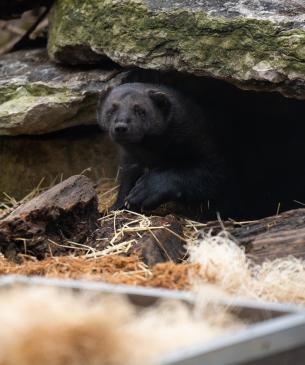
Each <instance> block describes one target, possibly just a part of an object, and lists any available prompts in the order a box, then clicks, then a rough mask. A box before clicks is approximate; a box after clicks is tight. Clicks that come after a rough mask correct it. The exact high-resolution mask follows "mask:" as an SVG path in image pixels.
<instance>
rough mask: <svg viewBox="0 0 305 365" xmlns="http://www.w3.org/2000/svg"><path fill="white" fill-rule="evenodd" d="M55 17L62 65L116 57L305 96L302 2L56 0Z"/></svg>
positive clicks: (54, 45)
mask: <svg viewBox="0 0 305 365" xmlns="http://www.w3.org/2000/svg"><path fill="white" fill-rule="evenodd" d="M72 9H73V11H71V10H72ZM51 19H52V26H51V31H50V37H49V46H48V49H49V54H50V56H51V58H52V59H53V60H56V61H58V62H64V63H69V64H78V63H82V64H83V63H95V62H97V61H99V60H104V59H105V58H108V59H109V58H110V59H111V60H113V61H115V62H116V63H118V64H120V65H121V66H124V67H129V66H137V67H141V68H145V69H154V70H166V71H167V70H176V71H182V72H185V73H189V74H193V75H197V76H211V77H213V78H219V79H223V80H227V81H229V82H231V83H234V84H235V85H237V86H239V87H242V88H246V89H253V90H269V91H275V90H276V91H279V92H281V93H282V94H283V95H286V96H290V97H295V98H300V99H304V98H305V5H304V4H303V3H302V1H299V0H294V1H285V2H282V3H281V2H277V1H274V0H257V1H251V0H231V1H220V0H216V1H215V0H205V1H202V0H194V1H189V0H124V1H121V0H95V1H92V0H84V1H82V2H80V1H78V0H58V1H57V2H56V5H55V7H54V9H53V14H52V18H51Z"/></svg>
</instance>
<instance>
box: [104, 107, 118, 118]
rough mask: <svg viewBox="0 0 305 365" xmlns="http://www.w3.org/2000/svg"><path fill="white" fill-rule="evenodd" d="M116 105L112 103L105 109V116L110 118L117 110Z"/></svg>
mask: <svg viewBox="0 0 305 365" xmlns="http://www.w3.org/2000/svg"><path fill="white" fill-rule="evenodd" d="M117 108H118V105H117V104H112V105H111V107H110V108H109V109H108V110H107V111H106V116H107V118H110V117H111V116H112V115H113V113H114V112H115V111H116V110H117Z"/></svg>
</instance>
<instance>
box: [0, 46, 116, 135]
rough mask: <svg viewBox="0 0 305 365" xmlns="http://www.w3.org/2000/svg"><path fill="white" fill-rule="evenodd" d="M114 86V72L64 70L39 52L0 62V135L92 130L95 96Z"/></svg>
mask: <svg viewBox="0 0 305 365" xmlns="http://www.w3.org/2000/svg"><path fill="white" fill-rule="evenodd" d="M120 80H121V72H120V70H119V69H118V68H117V67H115V66H113V67H109V68H107V69H99V68H94V69H91V70H88V69H82V68H80V67H78V68H77V69H75V68H74V69H66V68H64V67H61V66H58V65H55V64H52V63H51V62H50V61H49V59H48V57H47V53H46V52H45V50H40V49H38V50H30V51H18V52H14V53H10V54H7V55H6V56H3V57H2V58H1V60H0V135H20V134H28V135H33V134H45V133H50V132H53V131H58V130H62V129H65V128H70V127H74V126H79V125H89V124H94V123H95V122H96V116H95V114H96V112H95V109H96V102H97V95H98V93H99V92H101V91H103V90H104V89H105V88H107V87H108V86H110V85H111V84H113V85H115V84H116V83H120V82H121V81H120Z"/></svg>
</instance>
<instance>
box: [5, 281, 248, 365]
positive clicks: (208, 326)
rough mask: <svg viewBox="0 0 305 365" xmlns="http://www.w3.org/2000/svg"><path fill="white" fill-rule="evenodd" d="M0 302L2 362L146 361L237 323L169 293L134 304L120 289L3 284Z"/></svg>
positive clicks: (132, 364) (99, 364)
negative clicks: (104, 291) (145, 304)
mask: <svg viewBox="0 0 305 365" xmlns="http://www.w3.org/2000/svg"><path fill="white" fill-rule="evenodd" d="M201 304H202V303H201ZM0 306H1V311H0V323H1V326H0V365H16V364H18V365H41V364H44V365H63V364H67V365H68V364H69V365H83V364H87V365H123V364H124V365H140V364H146V365H149V364H154V363H158V361H157V359H158V357H160V356H162V355H163V354H165V353H166V352H169V351H171V350H174V349H177V348H183V347H186V346H188V345H190V344H195V343H202V342H204V341H208V340H210V339H213V338H215V337H217V336H219V335H221V334H224V333H226V332H227V331H229V330H236V329H240V328H242V327H243V324H242V323H240V322H239V321H237V320H236V318H234V317H232V316H231V315H230V314H229V313H227V312H226V311H225V309H223V308H218V309H217V311H215V310H211V308H210V306H209V305H208V303H207V302H206V305H204V306H202V305H201V308H200V311H196V310H192V309H191V308H190V307H189V306H187V305H186V304H183V303H178V302H172V301H171V302H162V303H160V304H159V305H155V306H154V307H151V308H146V309H142V310H141V311H138V310H136V309H135V307H134V306H132V305H131V304H130V303H129V302H127V301H126V300H125V299H124V298H122V297H118V296H115V297H113V296H105V295H104V296H103V297H100V298H99V297H96V296H95V297H90V296H89V294H87V295H86V296H84V295H78V296H76V295H73V294H71V293H69V292H63V291H56V290H52V289H42V288H32V289H19V290H18V291H17V290H9V291H4V292H2V294H1V295H0ZM199 313H200V315H199ZM110 314H111V315H110ZM219 318H221V319H222V320H221V321H220V320H219ZM186 333H187V336H186Z"/></svg>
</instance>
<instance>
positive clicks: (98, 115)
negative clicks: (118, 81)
mask: <svg viewBox="0 0 305 365" xmlns="http://www.w3.org/2000/svg"><path fill="white" fill-rule="evenodd" d="M111 90H112V88H110V87H109V88H107V89H105V90H102V91H100V93H99V94H98V99H97V108H96V119H97V122H98V124H99V125H101V122H102V112H103V104H104V101H105V100H106V97H107V96H108V95H109V93H110V91H111Z"/></svg>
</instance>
